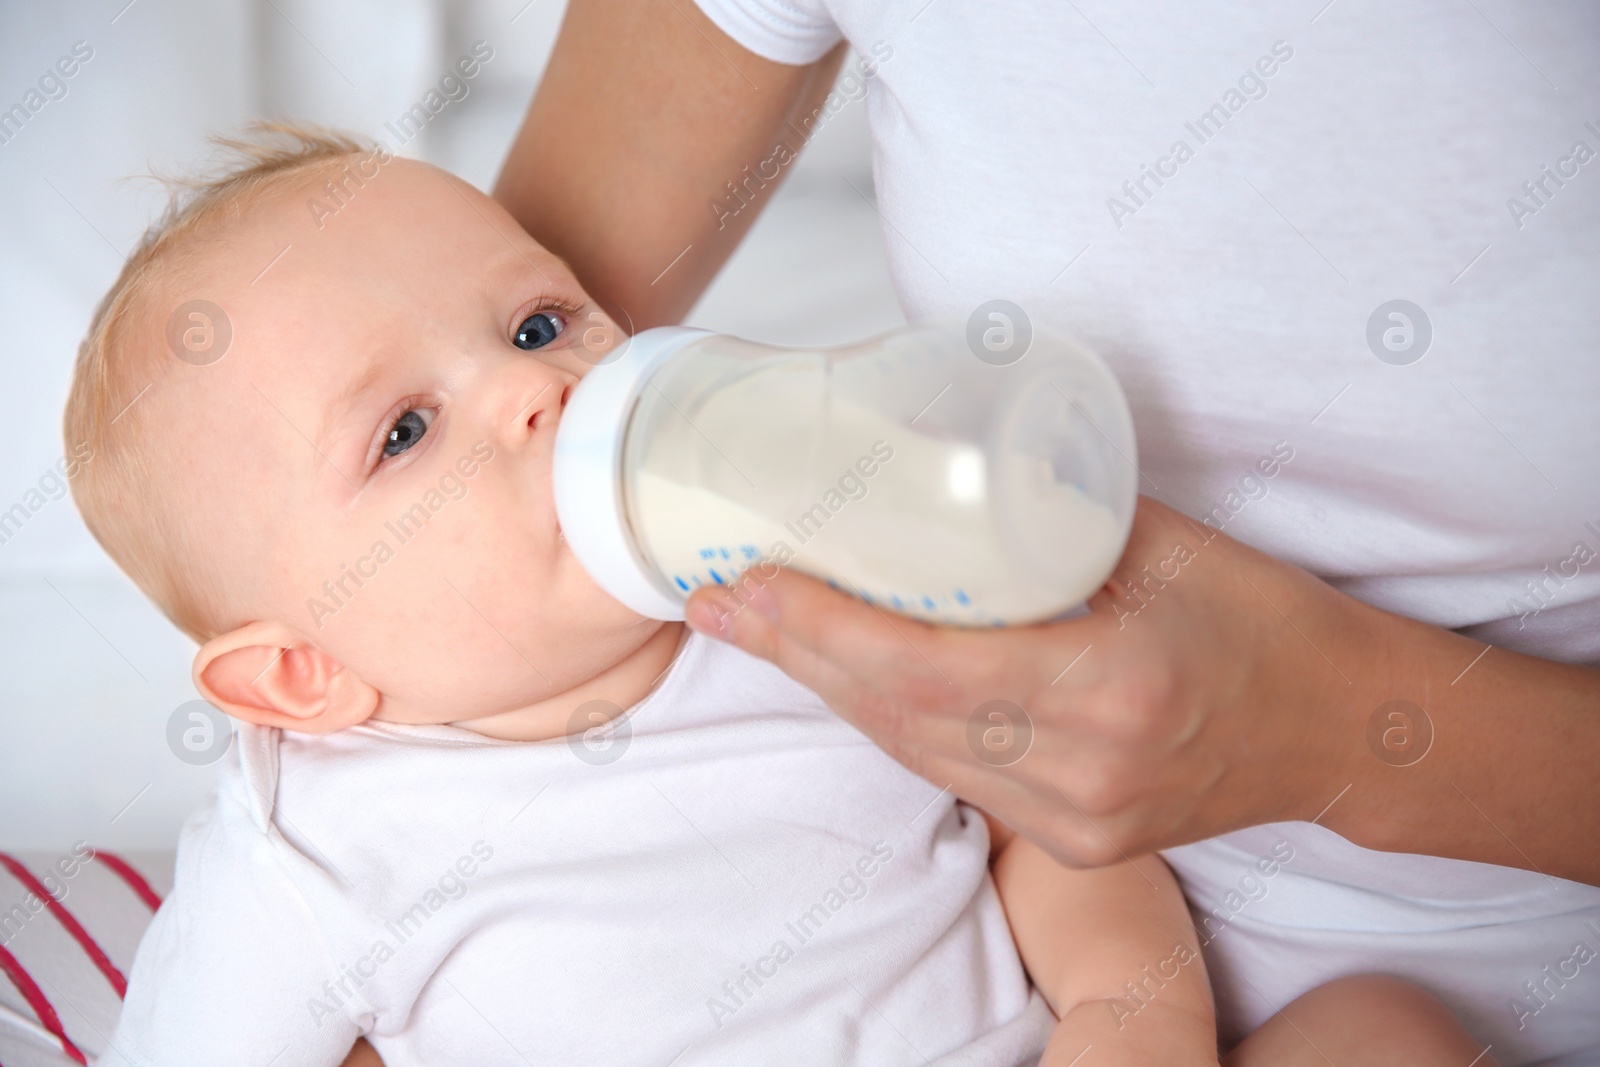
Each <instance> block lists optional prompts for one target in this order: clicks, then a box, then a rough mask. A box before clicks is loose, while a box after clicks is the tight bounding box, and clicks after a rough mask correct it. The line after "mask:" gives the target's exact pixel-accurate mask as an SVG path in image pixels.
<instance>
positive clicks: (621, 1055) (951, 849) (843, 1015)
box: [99, 635, 1053, 1067]
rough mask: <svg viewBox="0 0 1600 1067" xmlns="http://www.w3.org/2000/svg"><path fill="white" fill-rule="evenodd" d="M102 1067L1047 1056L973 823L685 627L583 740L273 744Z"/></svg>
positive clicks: (206, 854) (1041, 1014) (197, 851)
mask: <svg viewBox="0 0 1600 1067" xmlns="http://www.w3.org/2000/svg"><path fill="white" fill-rule="evenodd" d="M219 766H220V767H221V772H220V776H219V782H218V789H217V795H216V799H215V801H214V803H213V804H212V806H211V807H210V808H209V809H208V810H207V811H205V812H203V813H201V814H200V815H198V816H196V817H195V818H194V819H193V820H191V821H190V823H189V824H188V826H186V827H185V829H184V833H183V838H182V841H181V844H180V847H179V851H178V865H177V883H176V887H175V889H174V890H173V892H172V895H171V896H170V897H169V898H168V899H167V901H166V903H165V904H164V905H163V906H162V908H161V910H160V912H159V913H158V914H157V915H156V917H155V920H154V922H153V923H152V924H151V927H150V930H149V932H148V933H147V934H146V935H145V939H144V941H143V942H142V944H141V945H140V948H139V953H138V957H137V960H136V961H135V964H134V968H133V974H132V977H131V981H130V985H129V991H128V997H127V1001H126V1004H125V1007H124V1009H123V1015H122V1019H121V1022H120V1025H119V1026H118V1028H117V1031H116V1033H115V1034H114V1035H113V1037H112V1040H111V1046H112V1047H111V1049H110V1050H109V1051H108V1052H107V1053H106V1055H105V1056H103V1057H102V1058H101V1059H100V1061H99V1062H100V1064H101V1065H110V1064H115V1065H118V1067H121V1065H124V1064H129V1065H139V1067H155V1065H159V1067H190V1065H193V1067H217V1065H218V1064H223V1063H226V1064H229V1065H230V1067H232V1065H238V1067H248V1065H254V1067H266V1065H268V1064H273V1065H275V1067H291V1065H292V1067H322V1065H327V1067H335V1065H337V1064H338V1063H339V1062H340V1060H341V1058H342V1057H343V1056H344V1054H345V1052H346V1051H347V1050H348V1049H349V1047H350V1045H351V1043H352V1042H353V1041H354V1039H355V1037H356V1036H357V1034H358V1033H366V1034H367V1035H368V1037H369V1039H370V1040H371V1041H372V1043H373V1045H374V1046H375V1047H376V1048H377V1050H378V1052H379V1053H380V1054H381V1055H382V1057H383V1059H384V1062H385V1064H386V1065H387V1067H437V1065H439V1064H444V1063H507V1064H522V1063H526V1064H560V1065H562V1067H570V1065H572V1064H609V1063H628V1064H659V1065H661V1067H666V1065H667V1064H672V1065H673V1067H691V1065H695V1064H740V1065H748V1064H753V1063H794V1064H830V1065H834V1064H872V1065H874V1067H879V1065H893V1064H919V1065H920V1064H925V1063H930V1062H932V1063H935V1064H941V1065H947V1067H954V1065H956V1064H962V1065H973V1067H977V1065H989V1064H993V1065H1007V1067H1009V1065H1013V1064H1032V1063H1034V1062H1035V1061H1036V1060H1037V1057H1038V1055H1039V1053H1040V1052H1041V1050H1042V1049H1043V1047H1044V1044H1045V1042H1046V1040H1047V1039H1048V1037H1049V1033H1050V1029H1051V1027H1052V1025H1053V1017H1052V1016H1051V1014H1050V1011H1049V1008H1048V1007H1047V1006H1046V1005H1045V1003H1044V1001H1043V999H1042V998H1041V997H1040V996H1039V994H1038V993H1037V991H1034V990H1032V989H1031V988H1030V986H1029V983H1028V980H1027V976H1026V974H1025V973H1024V971H1023V969H1022V966H1021V963H1020V961H1019V959H1018V956H1017V952H1016V949H1015V946H1014V944H1013V942H1012V940H1011V936H1010V931H1009V929H1008V927H1007V925H1006V919H1005V914H1004V912H1003V911H1002V909H1001V905H1000V901H999V897H998V896H997V894H996V892H995V889H994V885H993V882H992V881H991V879H990V878H989V877H988V867H987V858H988V833H987V829H986V827H985V825H984V822H983V819H982V817H981V816H979V815H978V813H977V812H975V811H973V810H972V809H970V808H967V807H966V806H965V805H963V804H960V803H958V802H957V801H956V800H955V798H954V797H953V796H951V794H950V793H948V792H945V791H941V790H939V789H937V788H935V787H933V786H931V785H929V784H928V783H927V782H925V781H923V780H922V779H920V778H917V777H915V776H914V775H912V774H911V773H909V772H908V771H906V770H905V769H904V768H902V767H900V766H899V765H898V764H896V763H895V762H894V761H892V760H891V759H889V758H888V757H887V756H885V755H884V754H883V753H882V752H880V751H879V750H878V749H877V748H875V747H874V746H873V745H872V744H871V743H870V742H868V741H867V739H866V738H865V737H863V736H862V735H861V734H860V733H858V732H857V731H856V730H855V729H853V728H852V727H850V726H849V725H847V724H845V723H843V722H842V721H840V720H839V719H837V718H836V717H835V716H834V715H833V714H832V713H831V712H830V711H828V709H827V708H826V706H825V705H824V704H823V703H822V702H821V701H820V700H819V699H818V698H817V696H816V695H815V694H813V693H811V692H810V691H809V690H807V689H805V688H803V687H802V686H800V685H798V684H797V683H795V682H793V681H791V680H790V679H788V678H787V677H785V676H784V675H783V674H782V673H781V672H779V671H778V670H777V669H776V668H775V667H772V666H771V665H769V664H767V663H765V662H762V661H760V660H757V659H755V658H753V657H750V656H747V655H746V654H744V653H742V652H740V651H738V650H737V649H733V648H731V647H728V646H726V645H722V644H720V643H718V642H715V641H712V640H709V639H707V638H704V637H700V636H698V635H692V636H690V638H689V639H688V641H687V643H686V644H685V646H684V648H683V650H682V652H681V653H680V655H679V657H678V659H677V662H676V663H675V664H674V665H673V667H672V668H671V670H670V671H669V673H668V674H667V676H666V678H665V679H663V681H662V683H661V685H660V687H659V688H658V689H657V690H656V691H655V692H654V693H653V694H651V695H650V696H649V697H647V698H646V699H645V700H644V701H642V702H641V703H639V704H638V705H636V706H635V707H633V708H631V709H629V711H628V712H627V713H626V714H625V715H623V716H622V717H621V718H619V719H616V720H615V721H614V722H613V723H612V724H611V725H610V726H608V727H605V728H601V729H598V730H596V731H592V732H591V733H590V734H589V735H588V736H587V737H584V736H582V735H579V736H576V737H574V738H563V739H557V740H553V741H542V742H531V743H530V742H522V743H518V742H505V741H495V740H491V739H488V738H484V737H481V736H479V735H477V734H474V733H471V732H469V731H467V730H462V729H458V728H455V727H448V726H424V727H409V726H395V725H389V724H374V725H370V726H362V727H357V728H354V729H350V730H345V731H342V732H340V733H337V734H333V735H330V736H324V737H311V736H306V735H300V734H294V733H281V732H280V731H277V730H267V729H260V728H253V727H248V726H246V727H243V728H241V730H240V733H239V738H238V743H237V744H236V745H235V746H234V748H233V750H232V751H231V752H230V753H229V754H228V756H227V757H226V758H225V759H224V760H223V761H222V763H220V764H219Z"/></svg>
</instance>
